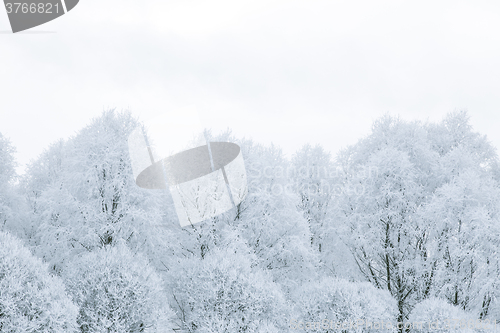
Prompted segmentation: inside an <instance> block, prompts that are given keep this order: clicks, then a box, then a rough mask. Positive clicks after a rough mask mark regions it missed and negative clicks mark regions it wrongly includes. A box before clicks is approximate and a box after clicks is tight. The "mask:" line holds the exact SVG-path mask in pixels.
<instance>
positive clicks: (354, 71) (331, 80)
mask: <svg viewBox="0 0 500 333" xmlns="http://www.w3.org/2000/svg"><path fill="white" fill-rule="evenodd" d="M9 30H10V25H9V21H8V18H7V14H6V11H5V10H3V9H0V133H2V134H4V135H5V136H7V137H8V138H10V140H11V141H12V143H13V144H14V145H15V146H16V148H17V151H18V153H17V156H16V157H17V160H18V162H19V163H20V165H21V166H20V168H19V172H22V171H23V170H24V166H23V165H24V164H25V163H27V162H28V161H29V160H30V159H32V158H36V157H37V156H38V155H39V154H40V153H41V152H42V151H43V150H44V149H45V148H46V147H47V146H48V145H49V144H50V143H52V142H54V141H56V140H57V139H59V138H67V137H69V136H71V135H73V134H74V133H75V132H76V131H78V130H79V129H80V128H82V127H83V126H84V125H86V124H88V123H89V121H90V120H91V119H92V118H93V117H96V116H98V115H99V114H100V113H101V112H102V111H103V110H104V109H108V108H112V107H116V108H117V109H118V110H121V109H130V110H131V111H132V112H133V113H134V114H135V115H137V116H138V117H140V118H141V119H143V120H147V119H149V118H152V117H154V116H156V115H158V114H159V113H161V112H162V111H164V110H172V109H175V108H181V107H184V106H186V105H193V104H194V105H196V106H197V108H198V110H199V112H200V113H201V115H202V116H201V117H202V122H203V123H204V124H205V125H206V126H208V127H212V128H213V129H214V130H215V131H218V130H220V129H225V128H227V127H229V128H231V129H233V132H234V134H235V135H237V136H246V137H252V138H253V139H254V140H255V141H258V142H262V143H270V142H274V143H275V144H277V145H279V146H281V147H282V148H283V149H284V152H285V153H287V154H288V155H290V154H291V153H293V152H294V150H296V149H297V148H299V147H300V146H301V145H303V144H304V143H307V142H310V143H313V144H315V143H320V144H322V145H323V146H324V147H325V148H326V149H328V150H330V151H331V152H332V153H335V152H337V151H338V150H339V149H340V148H341V147H345V146H346V145H349V144H353V143H355V142H356V140H358V139H359V138H361V137H363V136H364V135H366V134H368V133H369V131H370V127H371V124H372V122H373V120H375V119H376V118H378V117H380V116H381V115H383V114H384V113H389V114H392V115H400V116H401V118H403V119H422V120H427V119H428V120H430V121H438V120H440V119H442V118H443V117H444V116H445V115H446V113H448V112H450V111H453V110H461V109H467V110H468V111H469V115H470V116H471V123H472V125H473V126H474V129H475V130H476V131H479V132H481V133H483V134H486V135H488V137H489V139H490V140H491V141H492V143H493V144H494V145H495V146H497V147H499V146H500V131H499V130H498V129H499V124H500V113H499V112H498V111H499V110H500V89H499V88H500V33H499V32H500V2H498V1H496V2H495V1H491V2H480V1H467V2H465V1H456V0H454V1H411V2H410V1H401V0H398V1H373V0H371V1H352V0H349V1H314V0H309V1H293V0H287V1H272V0H264V1H261V0H252V1H238V0H232V1H207V0H205V1H193V0H182V1H181V0H175V1H170V0H149V1H139V0H135V1H131V0H105V1H103V0H80V3H79V4H78V5H77V7H75V8H74V9H73V10H72V11H70V12H69V13H68V14H66V15H64V16H62V17H60V18H59V19H56V20H54V21H52V22H49V23H47V24H44V25H42V26H39V27H35V28H33V29H31V30H29V31H28V32H27V33H18V34H12V33H8V31H9ZM43 32H48V33H43Z"/></svg>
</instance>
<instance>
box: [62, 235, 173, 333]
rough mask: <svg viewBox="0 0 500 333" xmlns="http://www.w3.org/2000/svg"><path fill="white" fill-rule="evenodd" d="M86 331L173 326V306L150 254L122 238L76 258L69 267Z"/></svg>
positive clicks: (80, 320)
mask: <svg viewBox="0 0 500 333" xmlns="http://www.w3.org/2000/svg"><path fill="white" fill-rule="evenodd" d="M64 278H65V281H66V284H67V286H68V293H69V294H70V295H71V296H72V298H73V301H74V302H75V304H77V305H78V306H79V307H80V311H79V313H78V318H77V322H78V326H79V328H80V331H81V332H82V333H101V332H102V333H104V332H106V333H109V332H114V333H121V332H127V333H132V332H171V331H172V326H171V323H170V319H171V317H172V314H173V313H172V311H171V310H170V307H169V306H168V301H167V298H166V296H165V294H164V291H163V288H162V280H161V278H160V277H159V276H158V274H157V273H156V271H155V270H154V268H153V267H151V265H150V264H149V262H148V260H147V259H146V258H144V257H143V256H141V255H138V254H137V255H134V254H132V253H131V252H130V251H129V250H128V248H127V247H126V246H125V245H123V244H118V245H116V246H113V247H112V246H106V247H104V248H102V249H99V250H97V251H94V252H91V253H86V254H84V255H82V256H81V257H78V258H75V259H73V260H72V261H71V263H70V264H69V265H68V266H67V267H66V268H65V270H64Z"/></svg>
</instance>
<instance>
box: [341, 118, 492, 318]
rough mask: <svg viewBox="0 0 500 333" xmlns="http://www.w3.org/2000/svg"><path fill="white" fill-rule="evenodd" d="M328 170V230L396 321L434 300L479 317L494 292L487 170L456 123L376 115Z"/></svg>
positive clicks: (484, 158) (481, 144) (472, 139)
mask: <svg viewBox="0 0 500 333" xmlns="http://www.w3.org/2000/svg"><path fill="white" fill-rule="evenodd" d="M337 164H338V166H339V167H340V168H342V169H343V170H344V172H345V175H346V176H345V179H344V180H343V181H342V183H341V187H342V189H343V191H342V192H341V193H340V195H338V196H336V197H335V199H334V201H335V205H334V207H333V209H332V219H333V221H334V225H335V226H337V227H338V228H339V229H343V231H342V237H343V239H344V240H345V241H346V242H347V243H348V244H349V245H350V248H351V251H352V252H353V254H354V256H355V258H356V261H357V264H358V266H359V269H360V271H361V272H362V273H363V274H364V276H365V277H366V279H368V280H369V281H370V282H372V283H373V284H374V285H375V286H377V287H379V288H383V289H387V290H389V291H390V292H391V294H392V295H393V296H394V298H396V300H397V302H398V309H399V312H400V316H399V318H398V321H404V320H406V319H407V316H408V314H409V312H410V310H411V308H412V307H413V305H414V304H415V303H416V302H418V301H420V300H423V299H425V298H427V297H430V296H432V295H437V294H440V295H442V296H444V297H448V299H449V300H450V302H454V301H453V300H452V297H454V296H457V303H455V304H461V305H462V307H464V308H467V309H469V307H467V306H466V304H472V303H474V304H475V305H474V308H476V309H477V308H479V310H478V316H483V317H484V316H486V315H487V313H488V310H487V307H488V306H489V303H490V302H491V301H490V299H492V297H493V295H494V292H495V289H498V282H497V281H498V279H497V278H496V276H497V275H498V274H496V272H497V271H498V262H497V260H496V259H495V258H496V255H495V254H496V253H498V252H497V251H498V246H499V245H498V244H499V238H498V234H499V233H498V217H497V215H498V211H499V208H498V206H497V204H496V202H497V201H498V200H496V199H495V198H498V185H497V184H496V182H495V174H496V171H495V170H496V165H497V163H496V155H495V153H494V150H493V149H492V147H491V146H490V145H489V144H488V143H487V141H486V140H485V138H484V137H481V136H479V135H478V134H475V133H474V132H472V129H471V127H470V125H469V124H468V118H467V117H466V114H464V113H455V114H450V115H449V116H448V117H447V118H445V120H444V121H443V122H442V123H441V124H438V125H433V124H422V123H420V122H404V121H401V120H399V119H394V118H392V117H389V116H385V117H383V118H381V119H380V120H378V121H377V122H375V124H374V126H373V129H372V133H371V134H370V135H369V136H367V137H366V138H365V139H363V140H360V142H358V143H357V144H356V145H354V146H352V147H350V148H348V149H347V150H344V151H343V152H342V153H341V154H339V156H338V159H337ZM356 186H359V187H360V189H362V191H359V192H356V191H349V190H350V189H355V188H356ZM460 225H461V226H460ZM480 258H484V259H480ZM457 273H458V276H457ZM495 274H496V275H495ZM479 277H482V278H479ZM480 286H482V287H483V288H481V287H480ZM486 286H487V287H486ZM472 290H474V291H472ZM445 294H446V296H445ZM473 299H474V301H473ZM471 302H472V303H471Z"/></svg>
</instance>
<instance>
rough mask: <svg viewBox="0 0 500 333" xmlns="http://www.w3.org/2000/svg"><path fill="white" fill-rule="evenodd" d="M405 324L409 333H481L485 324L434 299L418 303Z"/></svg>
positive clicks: (492, 325) (459, 309) (469, 314)
mask: <svg viewBox="0 0 500 333" xmlns="http://www.w3.org/2000/svg"><path fill="white" fill-rule="evenodd" d="M406 323H407V324H406V325H407V326H406V327H407V328H409V332H415V333H417V332H418V333H426V332H447V333H448V332H449V333H458V332H463V333H471V332H476V331H481V326H484V328H486V326H485V325H486V324H485V323H484V322H481V321H479V320H476V318H474V316H473V315H472V314H471V313H467V312H465V311H464V310H463V309H461V308H459V307H457V306H454V305H451V304H449V303H447V302H446V301H445V300H443V299H439V298H435V297H431V298H428V299H426V300H424V301H422V302H420V303H418V304H417V305H416V306H415V307H414V308H413V310H412V312H411V313H410V316H409V320H408V321H407V322H406ZM494 327H495V325H494V324H492V323H489V329H493V328H494ZM476 328H477V329H476ZM485 331H487V329H485Z"/></svg>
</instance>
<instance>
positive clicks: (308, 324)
mask: <svg viewBox="0 0 500 333" xmlns="http://www.w3.org/2000/svg"><path fill="white" fill-rule="evenodd" d="M296 293H297V295H296V299H298V300H299V301H298V302H297V304H296V313H297V317H296V318H292V319H291V320H290V322H289V324H290V328H291V329H304V330H306V331H308V332H309V331H310V332H339V331H342V332H376V331H380V330H384V331H387V332H395V330H396V318H397V315H398V310H397V306H396V301H395V300H394V298H392V296H391V294H390V293H389V292H388V291H386V290H381V289H377V288H376V287H374V286H373V285H371V284H370V283H368V282H349V281H347V280H345V279H339V278H333V277H324V278H322V279H321V280H318V281H314V282H311V283H308V284H305V285H304V286H302V287H301V288H300V289H299V290H298V291H297V292H296Z"/></svg>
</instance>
